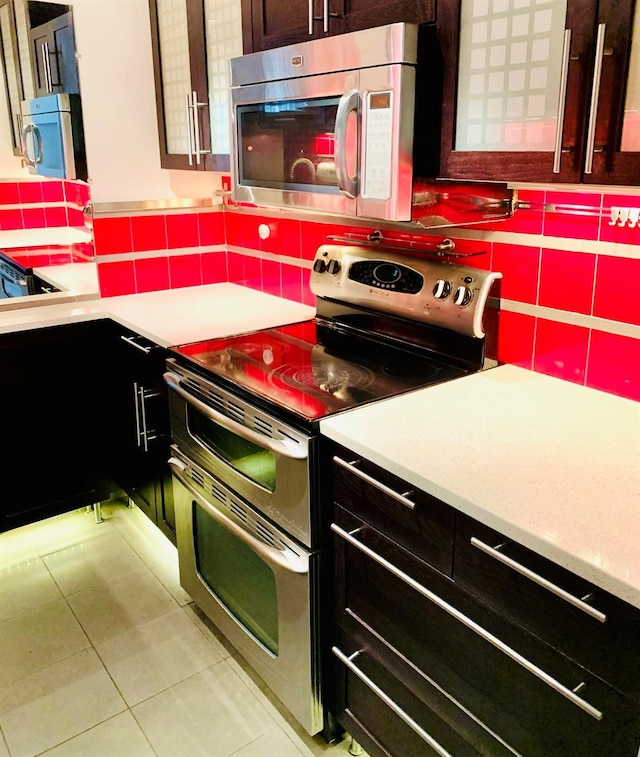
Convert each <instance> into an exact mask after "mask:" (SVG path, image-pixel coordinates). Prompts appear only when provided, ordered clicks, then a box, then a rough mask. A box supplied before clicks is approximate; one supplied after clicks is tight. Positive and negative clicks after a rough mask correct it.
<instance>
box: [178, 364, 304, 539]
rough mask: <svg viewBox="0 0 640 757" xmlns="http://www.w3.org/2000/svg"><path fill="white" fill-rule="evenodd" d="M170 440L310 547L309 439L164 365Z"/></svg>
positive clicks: (198, 378) (203, 381) (185, 372)
mask: <svg viewBox="0 0 640 757" xmlns="http://www.w3.org/2000/svg"><path fill="white" fill-rule="evenodd" d="M167 367H168V368H169V370H168V371H167V373H165V381H166V383H167V386H168V387H169V407H170V411H171V435H172V437H173V440H174V441H175V442H176V443H177V444H178V446H179V447H180V449H181V450H182V451H183V452H184V453H185V454H186V455H187V456H188V457H189V458H190V459H191V460H194V461H195V462H197V463H198V465H200V466H201V467H202V468H204V469H205V470H206V471H208V472H209V473H210V474H211V475H213V476H215V477H216V478H218V479H220V480H221V481H222V482H223V483H224V484H226V485H227V486H228V487H229V488H230V489H232V490H233V491H234V492H235V493H236V494H238V495H240V496H241V497H242V498H243V499H245V500H246V501H247V502H249V503H250V504H251V505H252V506H253V507H255V508H256V509H258V510H260V511H261V512H263V513H264V514H265V515H266V516H267V517H268V518H269V519H270V520H272V521H273V522H275V523H277V524H278V525H280V526H281V527H282V528H283V529H284V530H285V531H286V532H287V533H289V534H291V535H292V536H293V537H294V538H296V539H298V540H300V541H301V542H302V543H303V544H306V545H307V546H310V545H311V540H312V534H311V513H310V499H309V476H310V467H309V438H308V437H307V436H306V435H305V434H302V433H300V432H298V431H296V430H295V429H293V428H290V427H289V426H288V425H286V424H284V423H282V422H281V421H280V420H278V419H277V418H275V417H273V416H271V415H269V414H267V413H264V412H262V411H261V410H258V409H257V408H254V407H252V406H251V405H249V404H247V403H246V402H244V401H242V400H241V399H240V398H238V397H236V396H235V395H233V394H231V393H229V392H227V391H226V390H224V389H222V388H221V387H219V386H217V385H215V384H212V383H211V382H209V381H207V380H206V379H204V378H202V377H201V376H199V375H197V374H195V373H192V372H191V371H188V370H186V369H185V368H183V367H182V366H180V365H178V364H177V363H176V362H175V361H174V360H172V359H171V360H169V361H167Z"/></svg>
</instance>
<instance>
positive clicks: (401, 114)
mask: <svg viewBox="0 0 640 757" xmlns="http://www.w3.org/2000/svg"><path fill="white" fill-rule="evenodd" d="M421 34H422V32H421ZM418 36H419V27H418V26H416V25H413V24H403V23H398V24H391V25H388V26H381V27H377V28H373V29H366V30H363V31H357V32H352V33H349V34H343V35H339V36H335V37H327V38H324V39H319V40H313V41H309V42H303V43H301V44H298V45H289V46H287V47H282V48H278V49H275V50H267V51H265V52H260V53H253V54H250V55H245V56H242V57H240V58H234V59H232V60H231V62H230V72H231V120H232V136H233V151H232V161H231V172H232V197H233V199H234V200H235V201H236V202H245V203H254V204H257V205H275V206H279V207H291V208H303V209H306V210H318V211H325V212H331V213H337V214H340V215H346V216H361V217H367V218H375V219H383V220H393V221H409V220H411V216H412V213H411V210H412V197H413V174H414V168H415V166H414V139H415V137H416V136H419V137H420V139H427V136H426V135H425V134H424V132H423V131H422V130H421V131H420V134H419V135H416V134H414V117H415V115H416V69H417V61H418ZM421 44H422V43H421ZM431 110H432V111H434V113H435V111H437V110H439V101H438V98H437V97H435V98H434V101H433V103H432V108H431ZM434 142H435V140H434Z"/></svg>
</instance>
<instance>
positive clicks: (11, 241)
mask: <svg viewBox="0 0 640 757" xmlns="http://www.w3.org/2000/svg"><path fill="white" fill-rule="evenodd" d="M92 239H93V236H92V233H91V231H89V230H88V229H85V228H83V227H81V226H49V227H38V228H34V229H5V230H2V231H0V249H4V250H8V249H9V248H13V247H48V246H50V245H51V246H54V245H69V244H76V243H78V244H83V243H86V242H91V241H92Z"/></svg>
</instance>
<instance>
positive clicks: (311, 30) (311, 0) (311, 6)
mask: <svg viewBox="0 0 640 757" xmlns="http://www.w3.org/2000/svg"><path fill="white" fill-rule="evenodd" d="M312 34H313V0H309V36H311V35H312Z"/></svg>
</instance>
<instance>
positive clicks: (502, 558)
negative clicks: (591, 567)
mask: <svg viewBox="0 0 640 757" xmlns="http://www.w3.org/2000/svg"><path fill="white" fill-rule="evenodd" d="M471 544H472V545H473V546H474V547H476V548H477V549H480V550H482V551H483V552H484V553H486V554H487V555H489V556H490V557H493V559H494V560H497V561H498V562H501V563H502V564H503V565H507V566H508V567H509V568H512V569H513V570H515V571H516V573H520V575H522V576H525V577H526V578H529V579H530V580H531V581H533V582H534V583H536V584H538V586H542V587H543V588H544V589H547V590H548V591H550V592H551V593H552V594H555V595H556V596H557V597H560V599H564V601H565V602H568V603H569V604H571V605H573V606H574V607H577V608H578V609H579V610H582V612H585V613H586V614H587V615H589V616H591V617H592V618H595V619H596V620H599V621H600V622H601V623H604V622H605V621H606V620H607V616H606V615H605V614H604V613H603V612H600V610H596V608H595V607H592V606H591V605H589V604H587V603H586V602H585V600H584V599H580V597H575V596H574V595H573V594H570V593H569V592H568V591H565V590H564V589H561V588H560V587H559V586H556V585H555V584H554V583H551V581H548V580H547V579H546V578H543V577H542V576H540V575H538V574H537V573H534V572H533V571H532V570H530V569H529V568H526V567H525V566H524V565H521V564H520V563H519V562H516V561H515V560H513V559H512V558H511V557H507V555H505V554H503V553H502V552H499V551H498V549H497V548H496V547H491V546H489V544H485V543H484V542H483V541H480V539H478V538H476V537H475V536H472V537H471ZM501 546H502V545H501ZM591 596H592V595H590V594H587V597H585V599H586V598H590V597H591Z"/></svg>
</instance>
